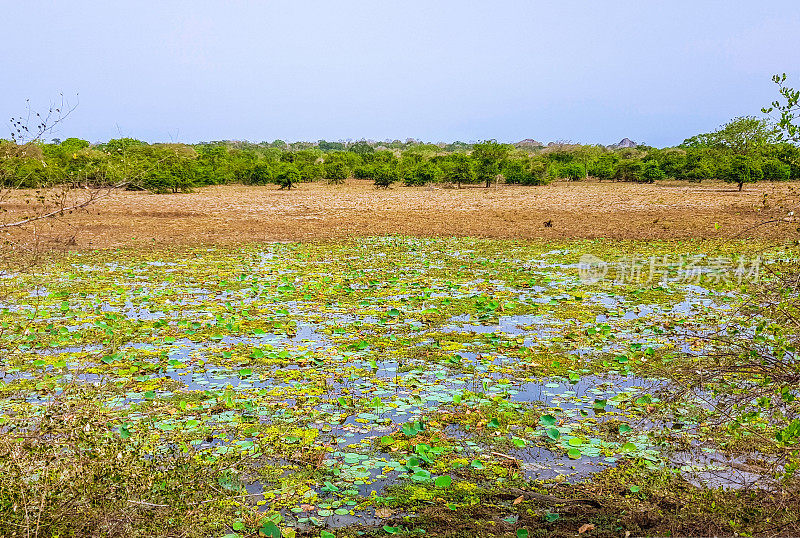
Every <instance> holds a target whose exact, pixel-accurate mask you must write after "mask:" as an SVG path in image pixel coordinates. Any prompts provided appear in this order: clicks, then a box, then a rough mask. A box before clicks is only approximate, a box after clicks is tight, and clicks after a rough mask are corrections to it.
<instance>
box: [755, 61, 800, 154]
mask: <svg viewBox="0 0 800 538" xmlns="http://www.w3.org/2000/svg"><path fill="white" fill-rule="evenodd" d="M772 82H774V83H775V84H777V85H778V93H779V94H780V96H781V98H780V99H778V100H776V101H773V102H772V105H771V106H769V107H766V108H763V109H761V111H762V112H764V113H765V114H770V113H772V112H779V114H780V115H779V118H778V128H779V129H780V134H779V137H780V138H781V139H787V140H791V141H794V142H800V121H798V120H799V119H800V90H796V89H794V88H790V87H788V86H787V85H786V73H783V74H781V75H774V76H773V77H772Z"/></svg>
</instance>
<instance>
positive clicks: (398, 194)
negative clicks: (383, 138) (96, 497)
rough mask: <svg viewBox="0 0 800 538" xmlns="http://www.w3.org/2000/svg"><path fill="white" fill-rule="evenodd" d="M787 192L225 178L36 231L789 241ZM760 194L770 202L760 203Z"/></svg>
mask: <svg viewBox="0 0 800 538" xmlns="http://www.w3.org/2000/svg"><path fill="white" fill-rule="evenodd" d="M795 189H796V185H795V184H791V183H767V182H764V183H760V184H756V185H748V186H746V187H745V189H744V191H743V192H737V191H736V189H735V186H731V185H727V184H724V183H718V182H710V183H702V184H688V183H685V182H663V183H657V184H653V185H637V184H628V183H609V182H604V183H599V182H557V183H554V184H551V185H548V186H543V187H518V186H505V185H501V186H498V187H492V188H489V189H484V188H478V187H470V188H464V189H461V190H457V189H443V188H409V187H395V188H393V189H390V190H388V191H385V190H376V189H375V188H374V187H373V186H372V184H371V183H370V182H366V181H349V182H348V183H347V184H345V185H342V186H331V185H326V184H322V183H314V184H302V185H301V186H300V187H299V188H298V189H296V190H292V191H282V190H278V189H277V188H276V187H272V186H268V187H251V186H241V185H227V186H219V187H207V188H202V189H198V190H197V191H196V192H194V193H190V194H169V195H154V194H149V193H143V192H125V191H119V192H113V193H111V194H110V195H109V196H107V197H105V198H103V199H102V200H98V201H96V202H95V203H93V204H92V205H90V206H89V207H88V208H87V209H86V210H81V211H77V212H74V213H73V214H70V215H68V216H65V217H64V218H62V219H60V222H58V223H57V224H56V223H49V222H48V223H47V224H44V223H41V222H40V223H39V225H38V227H39V230H40V233H42V234H43V235H42V237H48V239H47V241H48V242H49V243H51V244H54V245H55V244H67V245H69V246H70V247H71V248H75V247H77V248H112V247H120V246H143V245H145V244H149V245H159V246H164V245H168V244H174V245H193V244H233V243H238V242H252V241H276V240H278V241H286V240H324V239H342V238H347V237H353V236H369V235H385V234H404V235H417V236H443V235H444V236H449V235H458V236H475V237H495V238H519V239H539V238H543V239H573V238H612V239H685V238H732V237H760V238H769V239H787V238H793V237H800V233H798V228H797V227H798V224H792V223H788V224H787V223H786V222H782V223H781V225H775V224H770V225H765V226H758V224H759V223H761V222H764V221H766V220H770V219H772V218H778V219H780V218H782V217H785V216H786V214H787V210H786V209H777V208H776V206H777V205H781V206H786V207H791V206H794V205H796V203H797V200H798V197H797V195H796V193H795ZM72 196H73V197H75V196H80V193H77V194H75V193H73V194H72ZM30 197H31V193H30V192H14V193H12V194H11V196H9V197H7V198H6V199H5V200H4V201H3V202H0V210H2V212H0V221H2V222H10V221H12V220H14V219H16V218H19V217H21V216H24V215H26V214H28V213H29V212H30V206H29V205H26V204H25V203H24V201H25V199H26V198H30ZM765 199H766V201H767V202H768V204H769V206H770V207H768V208H765V207H764V201H765ZM787 204H788V205H787ZM547 223H550V224H549V225H548V224H547ZM48 230H49V232H48Z"/></svg>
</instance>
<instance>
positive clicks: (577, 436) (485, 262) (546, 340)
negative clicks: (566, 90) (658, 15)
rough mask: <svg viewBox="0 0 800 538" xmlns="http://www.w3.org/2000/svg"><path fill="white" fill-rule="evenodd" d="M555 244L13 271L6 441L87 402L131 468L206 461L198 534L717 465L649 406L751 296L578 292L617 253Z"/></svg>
mask: <svg viewBox="0 0 800 538" xmlns="http://www.w3.org/2000/svg"><path fill="white" fill-rule="evenodd" d="M562 247H563V248H558V249H554V248H553V247H552V246H550V245H544V244H525V243H518V242H498V241H479V240H467V239H458V240H456V239H452V240H442V239H436V240H428V239H409V238H394V237H391V238H377V239H365V240H361V241H358V242H352V243H336V244H294V243H289V244H269V245H253V246H249V247H246V248H235V249H234V248H230V249H195V250H185V251H180V252H163V251H162V252H151V253H136V254H124V253H120V252H101V253H91V254H74V255H70V256H68V257H65V258H64V259H61V260H59V261H58V262H53V263H52V264H50V265H47V266H45V267H43V268H41V270H40V271H38V272H37V273H36V274H17V275H12V276H9V277H8V278H7V281H6V286H7V287H6V288H5V289H6V290H7V292H8V293H7V295H6V296H5V297H4V298H3V299H2V304H0V320H1V322H2V332H0V347H2V350H3V354H2V358H1V359H0V410H2V416H0V431H2V433H3V435H4V438H5V440H6V442H7V443H10V445H13V446H14V447H17V448H19V447H24V446H26V445H25V443H26V442H27V441H26V440H27V439H28V438H29V437H30V436H34V435H39V434H43V433H44V432H50V431H53V432H56V431H58V429H57V428H56V426H54V425H52V424H50V423H49V422H48V421H49V420H50V418H51V417H52V416H54V413H55V411H56V410H57V409H60V408H63V407H64V406H66V407H67V408H69V407H70V406H76V408H82V407H81V406H83V407H85V405H86V402H87V400H88V401H90V402H91V405H92V406H93V409H94V411H93V413H94V414H93V415H92V417H94V418H91V419H89V418H87V419H86V420H85V421H84V422H81V424H83V427H85V428H86V434H87V435H88V434H89V432H90V431H95V432H97V433H98V435H99V436H101V437H102V438H103V439H104V441H103V443H106V444H108V443H111V445H108V446H112V445H113V447H114V450H116V451H117V452H118V453H119V454H126V456H124V457H123V456H120V460H125V461H128V459H129V458H130V459H131V461H133V459H136V458H138V460H137V461H140V463H141V462H144V463H141V465H150V467H145V468H146V469H149V471H147V472H150V473H156V472H163V471H164V469H166V468H180V466H183V467H182V468H184V469H185V471H186V472H192V473H195V472H197V473H200V472H199V471H198V469H204V471H203V472H202V473H200V474H198V475H197V476H195V477H193V476H190V475H187V476H185V477H184V478H185V479H186V480H197V483H198V484H200V482H202V483H203V484H205V485H203V486H200V485H198V486H197V490H198V493H197V495H205V494H210V495H212V496H213V497H212V498H210V499H205V498H202V499H201V498H196V497H197V496H196V495H194V494H193V495H190V496H189V497H191V498H188V499H184V500H183V502H184V503H188V504H185V506H186V507H189V506H195V507H197V506H205V507H206V508H208V509H211V508H212V505H213V508H214V510H216V511H215V512H214V514H215V516H214V517H213V518H209V519H206V520H204V523H203V525H208V526H209V527H210V528H212V529H217V531H214V532H218V534H219V535H222V534H228V535H237V536H244V535H252V533H254V532H257V531H260V533H261V535H265V536H279V535H280V533H281V532H283V533H284V535H285V536H288V535H292V533H295V532H298V533H299V532H311V531H312V530H313V529H319V530H316V531H314V532H315V533H316V534H315V535H317V536H319V535H320V532H321V533H322V534H321V535H322V536H332V535H333V534H332V532H333V531H334V530H335V529H337V528H345V529H350V528H353V527H354V526H356V525H357V526H359V528H362V529H368V530H370V529H371V530H372V531H375V532H378V533H382V534H387V533H388V534H395V533H401V532H406V531H409V530H410V529H413V527H414V514H415V511H416V508H417V507H418V506H420V504H426V503H439V504H442V505H443V506H446V507H447V508H448V509H449V510H457V509H458V508H459V507H460V506H468V505H474V504H475V502H477V501H476V499H478V498H480V497H481V495H482V494H483V493H482V492H485V491H489V490H494V489H497V488H501V489H503V488H505V489H508V488H511V489H513V488H526V489H525V491H530V490H529V489H528V488H531V487H533V486H532V484H546V483H548V481H550V482H552V483H556V484H561V483H563V484H570V483H573V484H574V483H578V482H580V481H582V480H584V479H586V478H587V477H590V476H593V475H595V474H597V473H601V472H604V471H608V470H613V469H617V468H618V467H620V466H621V465H623V464H625V465H634V466H638V467H640V468H644V469H650V470H652V471H654V472H663V471H664V470H665V469H666V470H673V471H674V472H677V473H680V472H683V471H686V470H697V469H698V468H699V467H698V465H706V464H708V463H709V461H713V458H712V457H711V456H709V454H712V455H713V453H715V452H716V450H717V449H716V448H715V447H714V446H713V444H711V443H708V442H707V441H708V440H707V439H706V438H704V437H703V435H704V434H703V430H702V428H698V427H697V426H698V422H697V421H696V420H695V419H694V418H693V414H692V412H691V411H690V410H688V409H687V410H685V412H684V414H682V415H681V414H680V413H679V412H678V411H675V410H670V411H669V413H666V412H659V411H665V410H666V406H664V405H663V403H664V402H662V400H661V399H660V396H661V390H662V389H663V388H665V387H667V386H669V385H670V384H671V383H672V382H673V381H674V378H673V377H672V376H673V374H674V375H677V374H675V372H677V371H678V370H677V369H676V370H673V369H671V366H672V365H677V364H683V363H686V362H690V361H691V360H693V357H696V356H697V355H698V354H702V353H703V351H704V348H705V346H708V345H710V344H709V340H707V339H702V338H698V337H697V335H698V334H704V332H705V333H710V332H713V331H718V330H719V328H720V326H723V327H727V326H732V325H735V324H737V323H745V321H746V320H745V319H741V320H740V319H738V318H737V311H736V307H737V305H739V304H740V303H741V301H742V300H743V299H744V298H745V295H744V292H743V291H742V289H741V288H740V286H738V285H737V284H736V283H732V282H728V281H725V280H722V279H719V278H714V275H713V274H700V275H699V276H698V277H697V278H696V279H693V280H688V279H686V278H681V275H680V274H679V273H678V272H677V271H676V272H675V273H674V274H673V275H672V276H673V277H674V278H672V279H670V278H664V279H661V280H660V281H659V282H656V283H647V284H642V283H640V282H617V281H612V280H607V281H600V282H597V283H593V284H585V283H583V282H582V280H581V278H580V275H579V272H578V259H579V258H580V256H581V255H582V254H584V253H585V252H587V251H589V250H591V251H592V252H593V253H595V254H597V253H601V254H602V255H604V256H606V257H609V258H618V257H620V256H622V255H624V254H625V252H624V251H623V250H622V248H623V247H614V246H612V245H609V244H607V243H600V242H596V243H588V242H583V243H574V244H568V245H563V246H562ZM628 247H630V245H628ZM639 247H640V248H646V249H649V250H648V251H647V252H646V254H648V255H664V254H666V253H674V252H675V250H676V248H677V249H678V250H680V249H681V248H685V249H686V250H687V251H691V252H696V250H697V249H698V248H705V249H707V250H709V251H710V252H709V254H712V253H713V251H714V249H717V248H721V247H717V246H715V245H713V244H701V245H698V244H686V245H684V246H680V245H678V247H676V245H675V244H670V245H663V246H659V245H649V246H644V245H639ZM727 248H728V249H731V248H732V247H730V246H728V247H727ZM667 276H670V275H667ZM741 329H742V330H746V329H747V327H746V326H744V325H742V327H741ZM66 413H67V415H65V416H69V412H66ZM97 417H102V420H100V419H98V418H97ZM61 419H63V416H62V417H61ZM64 420H67V419H64ZM76 424H77V423H76ZM62 426H66V427H72V426H70V423H69V422H66V423H64V424H62ZM48 428H49V429H48ZM58 435H60V434H58ZM58 435H56V434H54V437H53V438H52V443H55V444H57V443H59V440H58V439H59V437H58ZM81 442H83V441H76V444H75V445H74V446H73V445H69V444H67V445H64V450H65V451H68V452H69V453H70V454H73V455H74V454H75V453H80V451H81V450H82V449H81V448H80V447H81V446H83V445H81ZM86 442H87V443H88V441H86ZM700 445H703V446H704V447H706V450H705V451H704V452H703V454H704V456H703V457H704V458H705V460H702V461H701V460H698V459H696V458H694V459H693V456H691V450H690V449H691V448H692V447H695V448H696V447H698V446H700ZM86 446H87V447H89V445H88V444H87V445H86ZM93 446H94V445H93ZM103 446H106V445H103ZM70 447H71V448H70ZM126 447H127V448H126ZM9 450H11V449H9ZM86 450H88V451H89V452H91V451H92V450H95V451H97V450H98V449H97V448H96V447H95V448H91V447H89V448H86ZM675 454H678V456H677V457H676V456H675ZM176 462H179V463H176ZM702 469H703V472H695V473H694V474H693V479H695V480H698V479H702V477H703V476H705V475H704V473H705V474H708V473H707V472H706V471H705V467H703V468H702ZM170 477H171V478H170ZM170 477H167V478H164V479H163V484H162V485H159V483H155V482H154V483H149V482H148V481H146V480H144V479H143V478H142V477H141V476H139V478H136V479H135V480H140V481H142V483H143V484H144V483H145V482H147V483H146V484H145V486H143V487H144V489H143V490H142V491H141V492H140V494H143V495H144V494H148V492H151V493H152V492H158V491H170V489H169V488H171V487H175V488H177V487H178V485H177V482H179V478H178V476H173V475H170ZM698 477H699V478H698ZM26 480H28V481H29V482H30V483H32V484H35V483H36V482H37V480H44V478H43V477H41V476H28V477H27V478H26ZM130 480H134V478H130ZM715 480H716V481H717V482H719V477H718V476H717V477H716V478H715ZM723 482H724V480H723ZM170 484H171V485H170ZM715 485H719V484H717V483H715ZM723 485H725V484H723ZM727 485H729V486H731V485H733V484H727ZM159 487H161V488H162V489H161V490H159ZM123 489H124V488H123ZM634 494H635V495H640V494H642V493H640V486H638V485H636V484H633V485H631V486H630V488H629V491H628V492H627V493H626V495H634ZM119 495H121V497H120V498H123V502H134V503H136V502H139V503H144V504H145V505H147V504H149V505H151V507H152V508H154V509H155V510H158V509H159V508H160V507H167V506H171V505H170V504H169V503H170V502H175V501H174V499H173V500H172V501H170V500H169V499H168V498H166V497H165V496H166V493H164V495H162V496H158V495H159V494H156V497H153V496H152V495H151V496H150V497H148V498H149V499H151V500H147V501H145V500H143V499H133V498H130V496H129V494H127V495H128V498H125V497H126V494H125V493H124V492H123V493H120V494H119ZM153 498H158V499H162V500H163V502H158V501H153V500H152V499H153ZM212 501H213V502H212ZM0 502H6V503H11V501H9V500H8V499H7V498H6V499H4V498H3V497H2V496H0ZM14 502H21V501H14ZM191 503H195V504H194V505H192V504H191ZM203 503H207V505H204V504H203ZM15 506H16V505H15ZM3 508H4V509H7V510H11V509H12V507H11V504H8V505H7V506H4V507H3ZM186 509H187V510H188V509H189V508H186ZM509 517H510V518H511V519H510V520H509V521H507V522H506V523H507V524H508V525H509V529H512V530H513V529H515V528H517V527H519V526H518V524H517V519H518V516H513V517H512V516H509ZM542 517H543V521H546V522H550V523H552V522H555V521H556V520H557V519H558V517H559V515H558V514H557V513H555V512H547V513H546V514H544V515H543V516H542ZM176 524H177V522H176ZM325 529H328V530H325ZM522 531H524V533H523V532H522ZM514 532H516V533H517V536H522V535H527V530H525V529H523V528H521V527H520V528H518V529H517V530H515V531H514Z"/></svg>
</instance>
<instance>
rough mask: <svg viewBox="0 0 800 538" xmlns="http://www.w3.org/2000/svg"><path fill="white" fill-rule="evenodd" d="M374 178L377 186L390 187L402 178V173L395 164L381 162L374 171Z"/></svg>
mask: <svg viewBox="0 0 800 538" xmlns="http://www.w3.org/2000/svg"><path fill="white" fill-rule="evenodd" d="M372 179H373V180H374V181H375V186H376V187H380V188H383V189H388V188H389V187H390V186H391V184H392V183H394V182H395V181H397V180H399V179H400V174H399V173H398V171H397V168H394V167H393V166H390V165H388V164H379V165H377V166H376V167H375V168H374V170H373V171H372Z"/></svg>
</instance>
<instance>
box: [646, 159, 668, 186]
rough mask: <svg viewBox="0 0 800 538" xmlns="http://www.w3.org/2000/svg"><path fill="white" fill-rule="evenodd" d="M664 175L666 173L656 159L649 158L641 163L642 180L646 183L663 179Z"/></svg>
mask: <svg viewBox="0 0 800 538" xmlns="http://www.w3.org/2000/svg"><path fill="white" fill-rule="evenodd" d="M665 177H666V174H665V173H664V171H663V170H662V169H661V167H659V166H658V162H657V161H655V160H652V159H651V160H649V161H646V162H645V163H644V164H643V165H642V180H644V181H646V182H647V183H652V182H653V181H657V180H659V179H664V178H665Z"/></svg>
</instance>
